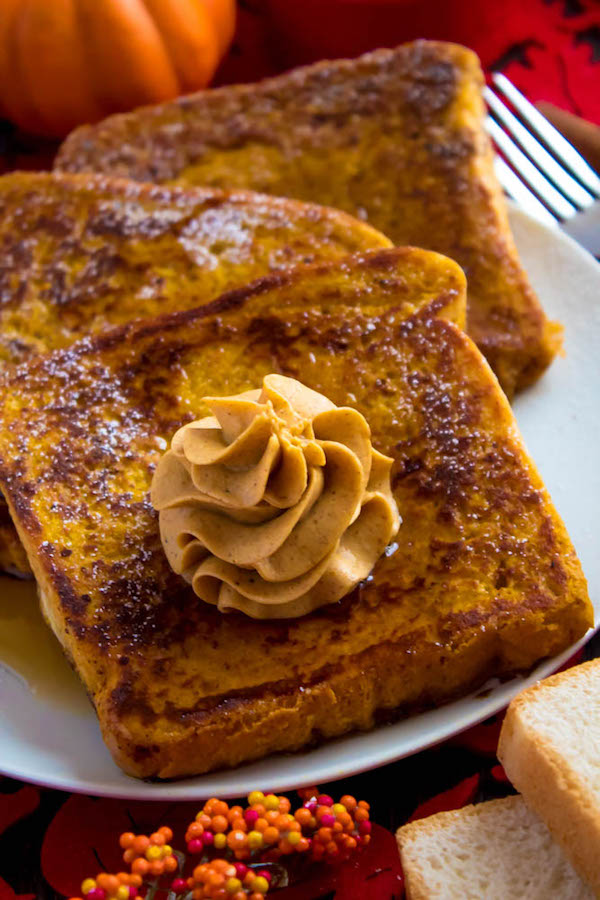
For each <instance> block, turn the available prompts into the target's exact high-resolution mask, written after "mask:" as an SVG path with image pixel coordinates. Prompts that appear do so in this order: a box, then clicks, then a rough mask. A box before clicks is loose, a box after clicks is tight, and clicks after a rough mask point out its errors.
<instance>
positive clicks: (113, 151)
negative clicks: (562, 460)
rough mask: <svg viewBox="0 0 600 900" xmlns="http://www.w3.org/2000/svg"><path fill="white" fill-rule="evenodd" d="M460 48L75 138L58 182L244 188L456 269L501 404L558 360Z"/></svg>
mask: <svg viewBox="0 0 600 900" xmlns="http://www.w3.org/2000/svg"><path fill="white" fill-rule="evenodd" d="M482 86H483V75H482V72H481V69H480V66H479V62H478V60H477V57H476V56H475V54H474V53H472V52H471V51H470V50H467V49H465V48H464V47H460V46H458V45H455V44H447V43H437V42H428V41H416V42H415V43H411V44H405V45H403V46H400V47H398V48H396V49H395V50H378V51H375V52H374V53H368V54H366V55H364V56H361V57H359V58H358V59H352V60H336V61H334V62H327V61H326V62H321V63H317V64H316V65H312V66H308V67H306V68H301V69H296V70H294V71H291V72H289V73H287V74H284V75H281V76H278V77H276V78H272V79H269V80H267V81H263V82H260V83H258V84H251V85H241V86H235V87H223V88H218V89H216V90H209V91H203V92H200V93H197V94H192V95H190V96H187V97H182V98H180V99H178V100H176V101H173V102H171V103H166V104H163V105H160V106H153V107H146V108H143V109H139V110H137V111H134V112H132V113H129V114H125V115H116V116H111V117H110V118H108V119H106V120H105V121H103V122H100V123H99V124H97V125H91V126H88V125H86V126H83V127H82V128H78V129H77V130H75V131H74V132H73V133H72V134H71V135H70V136H69V137H68V138H67V139H66V141H65V142H64V144H63V146H62V148H61V149H60V151H59V153H58V157H57V159H56V167H57V168H58V169H60V170H62V171H70V172H81V171H92V170H94V171H101V172H113V173H115V174H120V175H126V176H128V177H130V178H135V179H138V180H141V181H157V182H178V183H180V184H203V185H213V186H218V187H235V188H253V189H255V190H260V191H265V192H267V193H271V194H280V195H282V196H289V197H297V198H299V199H301V200H312V201H316V202H318V203H324V204H327V205H329V206H335V207H338V208H340V209H345V210H347V211H348V212H351V213H353V214H354V215H358V216H360V217H363V218H366V219H368V221H369V222H371V224H372V225H374V226H375V227H376V228H379V229H380V230H381V231H383V233H384V234H387V235H388V237H390V238H391V239H392V241H393V242H394V243H395V244H397V245H404V244H411V245H414V246H417V247H426V248H428V249H431V250H437V251H439V252H440V253H444V254H446V255H447V256H450V257H451V258H452V259H455V260H457V262H458V263H459V264H460V265H461V266H462V267H463V269H464V270H465V272H466V274H467V280H468V284H469V300H468V332H469V334H470V335H471V336H472V337H473V339H474V340H475V342H476V343H477V344H478V345H479V347H480V349H481V350H482V351H483V352H484V353H485V355H486V356H487V358H488V360H489V361H490V363H491V365H492V368H493V369H494V371H495V372H496V374H497V376H498V378H499V380H500V383H501V384H502V386H503V388H504V390H505V391H506V393H507V395H508V396H509V397H510V396H512V394H513V393H514V391H515V390H518V389H520V388H522V387H525V386H526V385H528V384H529V383H531V382H533V381H535V379H536V378H537V377H538V376H539V375H540V374H541V373H542V372H543V371H544V369H545V368H546V367H547V366H548V364H549V363H550V362H551V360H552V358H553V357H554V355H555V353H556V352H557V349H558V348H559V346H560V329H559V328H558V326H556V325H553V324H552V323H550V322H549V321H548V320H547V319H546V316H545V315H544V312H543V310H542V307H541V306H540V303H539V301H538V299H537V297H536V295H535V293H534V292H533V290H532V288H531V285H530V283H529V280H528V278H527V275H526V274H525V272H524V270H523V268H522V266H521V264H520V262H519V258H518V255H517V251H516V248H515V245H514V242H513V239H512V235H511V232H510V228H509V224H508V220H507V215H506V209H505V204H504V198H503V195H502V192H501V190H500V186H499V184H498V181H497V179H496V176H495V174H494V170H493V155H492V150H491V145H490V141H489V139H488V137H487V134H486V132H485V131H484V127H483V123H484V118H485V106H484V103H483V99H482V93H481V88H482Z"/></svg>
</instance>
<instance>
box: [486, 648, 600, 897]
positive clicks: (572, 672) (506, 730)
mask: <svg viewBox="0 0 600 900" xmlns="http://www.w3.org/2000/svg"><path fill="white" fill-rule="evenodd" d="M580 680H588V681H589V682H590V683H591V685H592V686H593V687H594V688H595V689H596V690H597V688H598V687H600V663H599V661H598V660H592V661H590V662H587V663H583V664H582V665H579V666H575V667H573V668H571V669H567V670H566V671H564V672H559V673H558V674H556V675H553V676H551V677H550V678H546V679H544V681H541V682H539V683H538V684H536V685H534V686H533V687H531V688H528V689H527V690H526V691H523V693H521V694H519V695H518V696H517V697H515V699H514V700H513V701H512V702H511V704H510V706H509V708H508V712H507V714H506V717H505V719H504V723H503V726H502V731H501V733H500V741H499V745H498V758H499V759H500V761H501V763H502V765H503V766H504V768H505V770H506V773H507V775H508V777H509V778H510V780H511V782H512V783H513V785H514V786H515V787H516V788H517V790H519V791H520V792H521V793H522V794H523V797H524V798H525V800H526V802H527V804H528V805H529V806H530V807H531V809H533V810H534V811H535V812H536V813H537V815H538V816H539V817H540V819H542V820H543V821H544V822H545V823H546V825H547V826H548V828H549V830H550V831H551V833H552V835H553V837H554V839H555V840H556V842H557V843H558V844H559V845H560V846H561V847H562V849H563V851H564V853H565V856H567V858H568V859H569V860H570V861H571V862H572V864H573V867H574V868H575V869H576V870H577V872H579V874H580V875H581V877H582V878H583V879H584V881H586V882H587V883H588V884H589V885H591V887H592V888H593V890H594V892H595V893H596V895H598V896H600V859H599V855H598V848H599V847H600V810H599V809H598V808H597V805H596V804H595V802H594V799H593V798H591V797H590V795H589V791H588V790H587V788H586V785H585V781H584V780H583V779H582V777H581V775H580V773H579V772H578V771H577V769H576V768H574V767H573V766H572V765H571V764H570V762H569V760H568V759H566V758H565V756H564V755H563V754H562V753H561V752H560V747H559V746H557V743H556V742H555V741H554V740H552V739H551V738H548V737H547V736H545V735H542V734H540V733H539V732H538V731H537V730H536V729H535V727H534V726H533V727H532V725H531V723H530V722H529V721H528V719H527V712H528V709H529V708H530V707H531V706H532V705H533V706H536V705H537V704H540V703H541V704H543V703H544V701H545V699H546V698H548V699H551V697H552V693H553V692H554V691H557V690H560V689H561V688H563V687H565V686H566V685H568V684H569V683H573V682H579V681H580ZM573 714H574V715H577V710H574V711H573ZM557 724H558V723H557ZM563 724H564V726H566V727H568V723H563ZM567 740H568V738H567Z"/></svg>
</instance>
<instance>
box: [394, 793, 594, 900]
mask: <svg viewBox="0 0 600 900" xmlns="http://www.w3.org/2000/svg"><path fill="white" fill-rule="evenodd" d="M396 838H397V840H398V846H399V848H400V857H401V859H402V868H403V870H404V876H405V879H406V896H407V898H408V900H550V898H556V900H593V897H594V894H593V892H592V890H591V889H590V888H589V887H587V885H585V884H584V883H583V881H582V880H581V879H580V878H579V876H578V875H577V873H576V872H575V870H574V869H573V867H572V866H571V864H570V863H569V862H568V860H567V859H566V857H565V856H564V854H563V853H562V851H561V849H560V847H559V846H558V845H557V844H555V843H554V841H553V840H552V837H551V835H550V832H549V831H548V829H547V828H546V826H545V825H544V824H543V823H542V822H540V820H539V819H538V818H537V816H536V815H535V814H534V813H532V812H531V810H530V809H529V808H528V807H527V806H526V804H525V802H524V800H523V798H522V797H506V798H505V799H504V800H490V801H489V802H488V803H479V804H478V805H477V806H465V807H464V808H463V809H457V810H453V811H452V812H442V813H438V814H437V815H435V816H429V818H427V819H419V820H418V821H416V822H411V823H409V824H408V825H404V826H403V827H402V828H400V829H398V832H397V834H396Z"/></svg>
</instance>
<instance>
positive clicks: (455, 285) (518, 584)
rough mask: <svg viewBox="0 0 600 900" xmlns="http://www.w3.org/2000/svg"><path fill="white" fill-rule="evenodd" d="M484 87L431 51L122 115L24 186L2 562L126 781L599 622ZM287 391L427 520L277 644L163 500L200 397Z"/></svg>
mask: <svg viewBox="0 0 600 900" xmlns="http://www.w3.org/2000/svg"><path fill="white" fill-rule="evenodd" d="M482 84H483V80H482V74H481V71H480V68H479V65H478V62H477V59H476V57H475V56H474V54H473V53H471V52H470V51H468V50H466V49H464V48H462V47H459V46H455V45H451V44H441V43H434V42H425V41H419V42H416V43H412V44H407V45H403V46H401V47H398V48H397V49H395V50H379V51H376V52H374V53H370V54H367V55H365V56H362V57H360V58H358V59H355V60H340V61H335V62H323V63H319V64H317V65H314V66H310V67H307V68H304V69H299V70H295V71H292V72H290V73H288V74H284V75H282V76H279V77H277V78H274V79H271V80H268V81H264V82H261V83H259V84H254V85H248V86H236V87H225V88H219V89H215V90H207V91H203V92H201V93H198V94H195V95H191V96H187V97H183V98H180V99H179V100H177V101H175V102H171V103H167V104H164V105H161V106H156V107H148V108H144V109H140V110H137V111H135V112H132V113H129V114H126V115H118V116H112V117H110V118H108V119H106V120H105V121H103V122H100V123H99V124H97V125H93V126H85V127H83V128H79V129H77V130H76V131H75V132H73V133H72V134H71V135H70V136H69V137H68V138H67V140H66V141H65V142H64V144H63V146H62V147H61V149H60V151H59V153H58V155H57V158H56V162H55V167H54V171H53V172H51V173H35V174H29V173H15V174H11V175H7V176H5V177H3V178H1V179H0V241H1V246H2V256H1V263H0V301H1V302H0V356H1V366H2V369H1V375H0V378H1V384H0V488H1V490H2V494H3V501H2V502H3V506H2V509H1V511H0V563H1V564H2V567H3V568H4V570H6V571H10V572H12V573H13V574H19V575H22V576H26V577H31V576H32V575H33V577H35V579H36V580H37V584H38V587H39V592H40V599H41V604H42V609H43V612H44V615H45V617H46V619H47V621H48V623H49V625H50V626H51V628H52V630H53V631H54V633H55V634H56V636H57V637H58V639H59V640H60V642H61V644H62V646H63V648H64V651H65V653H66V654H67V656H68V657H69V659H70V660H71V662H72V664H73V666H74V667H75V669H76V671H77V672H78V674H79V675H80V677H81V679H82V681H83V683H84V685H85V688H86V690H87V691H88V693H89V695H90V697H91V699H92V702H93V703H94V706H95V709H96V711H97V714H98V717H99V720H100V725H101V728H102V733H103V736H104V739H105V741H106V743H107V745H108V746H109V748H110V750H111V752H112V754H113V756H114V758H115V760H116V762H117V763H118V764H119V765H120V766H121V767H122V768H123V769H124V770H125V771H126V772H128V773H130V774H132V775H135V776H138V777H160V778H173V777H180V776H185V775H191V774H197V773H201V772H206V771H210V770H212V769H215V768H218V767H222V766H233V765H236V764H238V763H241V762H243V761H248V760H251V759H258V758H261V757H263V756H265V755H267V754H269V753H271V752H275V751H292V750H297V749H300V748H302V747H305V746H307V745H309V744H312V743H315V742H317V741H322V740H324V739H328V738H332V737H334V736H337V735H341V734H344V733H346V732H348V731H350V730H356V729H366V728H370V727H372V726H373V725H374V724H375V723H376V722H380V721H390V720H392V719H394V718H397V717H399V716H402V715H407V714H409V713H410V712H412V711H415V710H419V709H423V708H427V707H431V706H435V705H439V704H441V703H443V702H445V701H447V700H450V699H452V698H456V697H458V696H461V695H463V694H465V693H466V692H468V691H469V690H470V689H472V688H475V687H477V686H479V685H481V684H482V683H483V682H485V681H486V680H487V679H488V678H490V677H491V676H494V677H509V676H511V675H513V674H516V673H519V672H524V671H527V670H529V669H530V668H531V667H532V666H533V665H534V664H535V663H536V662H537V661H539V660H540V659H542V658H544V657H548V656H551V655H553V654H555V653H558V652H560V651H561V650H563V649H565V648H566V647H567V646H568V645H569V644H571V643H572V642H573V641H574V640H576V639H577V638H579V637H580V636H581V635H582V634H584V633H585V631H586V630H587V629H588V628H589V627H590V626H591V624H592V609H591V605H590V602H589V598H588V596H587V588H586V582H585V578H584V576H583V573H582V571H581V566H580V563H579V561H578V559H577V556H576V553H575V550H574V548H573V546H572V544H571V541H570V539H569V536H568V534H567V533H566V530H565V528H564V525H563V523H562V522H561V520H560V518H559V517H558V515H557V513H556V511H555V509H554V507H553V505H552V502H551V500H550V498H549V496H548V494H547V492H546V490H545V488H544V485H543V484H542V482H541V479H540V477H539V475H538V473H537V471H536V469H535V465H534V463H533V462H532V460H531V459H530V457H529V456H528V454H527V451H526V449H525V447H524V445H523V442H522V439H521V437H520V435H519V432H518V429H517V426H516V423H515V420H514V417H513V414H512V412H511V408H510V405H509V399H510V398H512V396H513V394H514V393H515V392H516V391H518V390H520V389H522V388H523V387H525V386H527V385H529V384H531V383H532V382H533V381H535V380H536V379H537V378H538V377H540V376H541V375H542V373H543V371H544V369H545V368H546V367H547V366H548V365H549V364H550V363H551V361H552V359H553V357H554V355H555V354H556V352H557V351H558V349H559V347H560V327H559V326H558V325H556V324H554V323H552V322H549V321H548V319H547V318H546V316H545V315H544V312H543V309H542V307H541V305H540V303H539V300H538V298H537V297H536V295H535V293H534V292H533V290H532V288H531V286H530V284H529V281H528V279H527V275H526V273H525V271H524V270H523V268H522V266H521V264H520V262H519V259H518V255H517V252H516V249H515V245H514V243H513V240H512V236H511V233H510V229H509V225H508V219H507V214H506V210H505V206H504V200H503V196H502V193H501V190H500V188H499V185H498V183H497V181H496V178H495V176H494V171H493V157H492V151H491V147H490V144H489V140H488V138H487V137H486V134H485V132H484V129H483V118H484V105H483V100H482V94H481V89H482ZM269 373H279V374H282V375H285V376H289V377H291V378H293V379H296V380H298V381H299V382H301V383H302V384H303V385H306V386H307V387H308V388H310V389H312V390H313V391H317V392H319V393H320V394H322V395H324V396H325V397H327V398H328V399H329V400H330V401H332V403H334V404H336V405H337V406H341V407H351V408H354V409H356V410H358V411H359V412H360V413H361V414H362V415H363V416H364V417H365V419H366V420H367V422H368V424H369V426H370V431H371V435H372V440H373V445H374V446H375V447H376V448H377V449H378V451H381V453H383V454H386V455H387V456H389V457H390V458H391V459H392V461H393V463H392V470H391V485H392V488H393V494H394V498H395V501H396V503H397V507H398V510H399V512H400V515H401V518H402V525H401V527H400V529H399V531H398V534H397V536H396V538H395V540H394V543H393V544H391V545H390V547H389V548H388V549H387V550H386V552H385V553H384V554H382V555H381V557H380V559H379V560H378V561H377V562H376V564H375V566H374V568H373V570H372V572H371V573H370V575H369V577H368V578H366V579H364V580H363V581H361V583H360V584H358V585H357V587H356V588H355V589H354V590H353V591H352V592H351V593H350V594H348V595H347V596H345V597H343V598H342V599H341V600H338V601H336V602H332V603H329V604H326V605H324V606H322V607H321V608H319V609H317V610H315V611H314V612H311V613H308V614H307V615H304V616H300V617H297V618H292V619H289V618H288V619H269V620H266V621H262V620H257V619H253V618H250V617H248V616H246V615H244V614H243V613H241V612H229V613H227V614H223V613H222V612H220V611H219V610H218V609H217V608H215V607H214V606H211V605H209V604H207V603H204V602H202V600H200V599H199V598H198V597H197V596H196V595H195V593H194V591H193V590H192V588H191V587H190V585H189V584H188V583H187V581H186V580H185V579H184V578H182V577H181V576H180V575H179V574H177V573H176V572H174V571H173V569H172V568H171V566H170V565H169V563H168V560H167V558H166V555H165V552H164V549H163V546H162V544H161V538H160V532H159V526H158V515H157V512H156V510H155V509H154V507H153V505H152V503H151V498H150V488H151V484H152V479H153V473H154V471H155V470H156V467H157V465H158V463H159V461H160V460H161V458H162V457H163V455H164V453H165V451H166V450H167V449H168V447H169V445H170V442H171V439H172V437H173V435H174V434H175V433H176V432H177V430H178V429H179V428H180V427H181V426H183V425H185V424H186V423H189V422H192V421H193V420H196V419H198V418H200V417H201V416H203V415H205V414H206V409H205V407H204V405H203V402H202V398H204V397H207V396H211V397H215V396H216V397H218V396H223V395H238V394H240V393H242V392H245V391H248V390H251V389H253V388H256V387H257V386H258V385H260V383H261V382H262V380H263V378H264V377H265V376H266V375H267V374H269ZM507 398H508V399H507Z"/></svg>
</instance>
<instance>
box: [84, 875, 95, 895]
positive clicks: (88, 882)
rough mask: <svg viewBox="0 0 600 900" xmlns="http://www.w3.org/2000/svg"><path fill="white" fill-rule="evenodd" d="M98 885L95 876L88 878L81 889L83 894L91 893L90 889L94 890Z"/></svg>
mask: <svg viewBox="0 0 600 900" xmlns="http://www.w3.org/2000/svg"><path fill="white" fill-rule="evenodd" d="M95 887H96V882H95V881H94V879H93V878H86V879H85V881H84V882H83V883H82V885H81V891H82V893H83V894H89V892H90V891H93V890H94V888H95Z"/></svg>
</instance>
